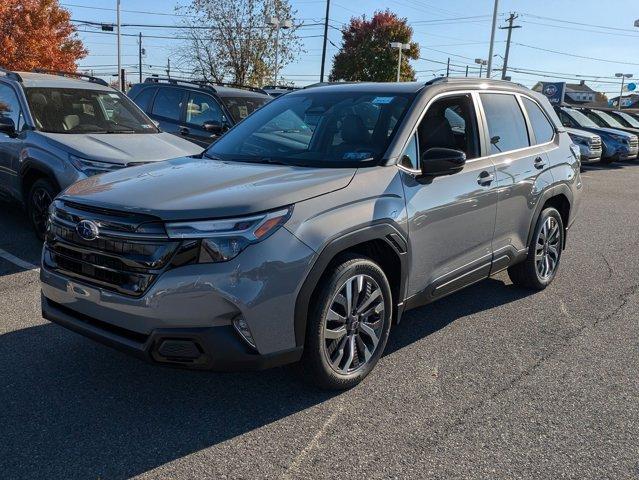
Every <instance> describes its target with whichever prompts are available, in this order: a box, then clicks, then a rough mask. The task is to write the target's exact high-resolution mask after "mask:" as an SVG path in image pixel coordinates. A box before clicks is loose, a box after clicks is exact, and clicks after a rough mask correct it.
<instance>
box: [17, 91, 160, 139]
mask: <svg viewBox="0 0 639 480" xmlns="http://www.w3.org/2000/svg"><path fill="white" fill-rule="evenodd" d="M25 93H26V96H27V101H28V102H29V108H30V109H31V114H32V115H33V119H34V121H35V124H36V128H37V129H38V130H40V131H42V132H49V133H157V132H158V129H157V128H156V126H155V125H153V124H152V123H151V122H150V121H149V119H148V118H147V117H146V116H145V115H144V114H143V113H142V112H141V111H140V109H139V108H138V107H136V106H135V104H134V103H133V102H131V100H129V99H128V98H127V97H126V96H124V95H122V94H121V93H119V92H116V91H115V90H83V89H78V88H25Z"/></svg>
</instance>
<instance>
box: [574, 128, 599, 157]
mask: <svg viewBox="0 0 639 480" xmlns="http://www.w3.org/2000/svg"><path fill="white" fill-rule="evenodd" d="M566 132H568V135H569V136H570V138H571V140H572V141H573V143H574V144H575V145H577V146H578V147H579V153H580V155H581V163H582V164H589V163H599V162H600V161H601V154H602V152H603V149H602V144H601V137H600V136H599V135H596V134H594V133H589V132H587V131H585V130H578V129H576V128H566Z"/></svg>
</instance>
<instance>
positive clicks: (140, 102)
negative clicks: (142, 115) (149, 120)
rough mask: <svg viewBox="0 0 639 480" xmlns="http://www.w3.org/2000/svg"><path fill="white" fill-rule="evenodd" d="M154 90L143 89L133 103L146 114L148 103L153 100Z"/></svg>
mask: <svg viewBox="0 0 639 480" xmlns="http://www.w3.org/2000/svg"><path fill="white" fill-rule="evenodd" d="M155 90H156V89H155V88H143V89H142V91H141V92H140V94H139V95H138V96H136V97H135V98H134V99H133V101H134V102H135V104H136V105H137V106H138V107H140V108H141V109H142V110H144V111H145V112H146V111H147V110H148V109H149V103H150V102H151V99H152V98H153V94H154V93H155Z"/></svg>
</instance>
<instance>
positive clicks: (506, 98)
mask: <svg viewBox="0 0 639 480" xmlns="http://www.w3.org/2000/svg"><path fill="white" fill-rule="evenodd" d="M479 96H480V98H481V103H482V111H483V115H484V119H485V122H486V126H487V128H486V135H487V138H486V143H487V145H488V146H489V148H490V152H489V153H490V156H491V158H492V161H493V163H494V164H495V168H496V172H497V178H496V180H497V181H496V184H497V188H498V203H497V220H496V222H495V236H494V239H493V248H494V259H493V270H492V273H495V272H497V271H498V270H501V269H503V268H505V267H507V266H508V265H510V264H511V263H512V262H513V261H514V260H515V259H516V258H521V256H522V255H525V254H526V252H527V244H528V233H529V231H530V226H531V222H532V218H533V214H534V210H535V207H536V206H537V199H538V198H539V196H540V195H541V193H543V191H544V190H545V189H546V187H548V186H549V185H551V184H552V182H553V178H552V173H551V171H550V162H549V159H548V155H547V150H549V149H553V148H556V145H555V144H554V140H555V139H556V137H557V136H556V134H555V131H554V128H553V127H552V125H551V126H550V128H549V129H548V131H547V132H546V134H547V135H546V136H545V137H543V136H542V135H541V131H540V142H537V140H536V138H535V134H534V132H533V129H532V126H531V125H530V123H529V121H528V118H527V116H526V115H525V113H524V112H525V109H524V104H523V103H522V100H521V97H520V95H518V94H513V93H505V92H486V93H483V92H482V93H481V94H480V95H479ZM530 102H532V100H530ZM533 103H535V102H533ZM529 107H530V108H532V107H531V106H530V105H529ZM533 113H534V112H533ZM540 113H541V112H540ZM535 115H536V113H535ZM542 115H543V113H542Z"/></svg>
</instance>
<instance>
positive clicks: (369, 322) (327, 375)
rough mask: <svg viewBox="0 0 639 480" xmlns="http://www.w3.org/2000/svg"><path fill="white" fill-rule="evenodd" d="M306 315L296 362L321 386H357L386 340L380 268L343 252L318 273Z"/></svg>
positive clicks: (387, 295)
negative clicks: (319, 278)
mask: <svg viewBox="0 0 639 480" xmlns="http://www.w3.org/2000/svg"><path fill="white" fill-rule="evenodd" d="M324 278H325V280H324V286H323V287H322V288H321V289H320V290H319V292H318V294H317V295H316V296H315V298H314V303H313V305H312V306H311V309H310V315H309V319H308V326H307V335H306V343H305V346H304V357H303V359H302V363H303V365H304V367H305V368H306V370H307V372H308V378H309V379H310V380H311V381H313V382H314V383H317V384H319V385H320V386H321V387H323V388H330V389H346V388H351V387H353V386H355V385H357V384H358V383H359V382H360V381H362V380H363V379H364V377H366V375H368V373H369V372H370V371H371V370H372V369H373V367H375V364H376V363H377V361H378V360H379V358H380V357H381V355H382V353H383V352H384V348H385V346H386V341H387V340H388V335H389V332H390V325H391V317H392V310H393V304H392V297H391V291H390V286H389V284H388V280H387V278H386V275H385V274H384V272H383V271H382V269H381V268H380V267H379V266H378V265H377V264H376V263H374V262H372V261H371V260H369V259H367V258H363V257H347V258H345V259H344V260H343V261H342V262H341V263H339V264H338V265H337V266H335V267H334V268H333V269H332V270H331V271H330V273H329V274H328V275H327V276H326V277H324Z"/></svg>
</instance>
